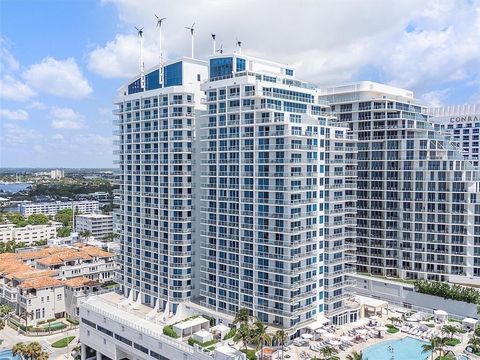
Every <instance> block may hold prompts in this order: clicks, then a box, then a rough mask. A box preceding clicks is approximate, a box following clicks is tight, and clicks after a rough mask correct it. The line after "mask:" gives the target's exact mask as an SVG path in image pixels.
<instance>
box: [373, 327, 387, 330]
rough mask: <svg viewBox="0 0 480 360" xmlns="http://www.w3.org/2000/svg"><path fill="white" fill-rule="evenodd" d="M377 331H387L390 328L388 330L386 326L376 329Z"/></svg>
mask: <svg viewBox="0 0 480 360" xmlns="http://www.w3.org/2000/svg"><path fill="white" fill-rule="evenodd" d="M375 330H377V331H387V330H388V328H387V327H386V326H377V327H376V328H375Z"/></svg>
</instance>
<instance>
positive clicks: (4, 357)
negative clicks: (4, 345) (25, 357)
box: [0, 350, 20, 360]
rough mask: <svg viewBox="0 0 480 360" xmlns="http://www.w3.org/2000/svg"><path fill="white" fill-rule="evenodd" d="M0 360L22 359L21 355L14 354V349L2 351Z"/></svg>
mask: <svg viewBox="0 0 480 360" xmlns="http://www.w3.org/2000/svg"><path fill="white" fill-rule="evenodd" d="M0 360H20V356H18V355H17V356H13V355H12V350H3V351H0Z"/></svg>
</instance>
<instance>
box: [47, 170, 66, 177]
mask: <svg viewBox="0 0 480 360" xmlns="http://www.w3.org/2000/svg"><path fill="white" fill-rule="evenodd" d="M63 177H65V173H64V171H63V170H60V169H55V170H51V171H50V178H52V179H62V178H63Z"/></svg>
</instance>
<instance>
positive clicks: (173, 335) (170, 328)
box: [163, 325, 180, 339]
mask: <svg viewBox="0 0 480 360" xmlns="http://www.w3.org/2000/svg"><path fill="white" fill-rule="evenodd" d="M163 334H164V335H167V336H170V337H171V338H174V339H178V338H179V337H180V336H178V335H177V333H176V332H175V330H173V326H172V325H167V326H164V327H163Z"/></svg>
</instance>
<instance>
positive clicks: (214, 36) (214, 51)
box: [210, 34, 217, 55]
mask: <svg viewBox="0 0 480 360" xmlns="http://www.w3.org/2000/svg"><path fill="white" fill-rule="evenodd" d="M210 35H211V36H212V39H213V55H215V53H216V52H217V51H216V49H215V45H216V42H215V38H216V36H217V35H216V34H210Z"/></svg>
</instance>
